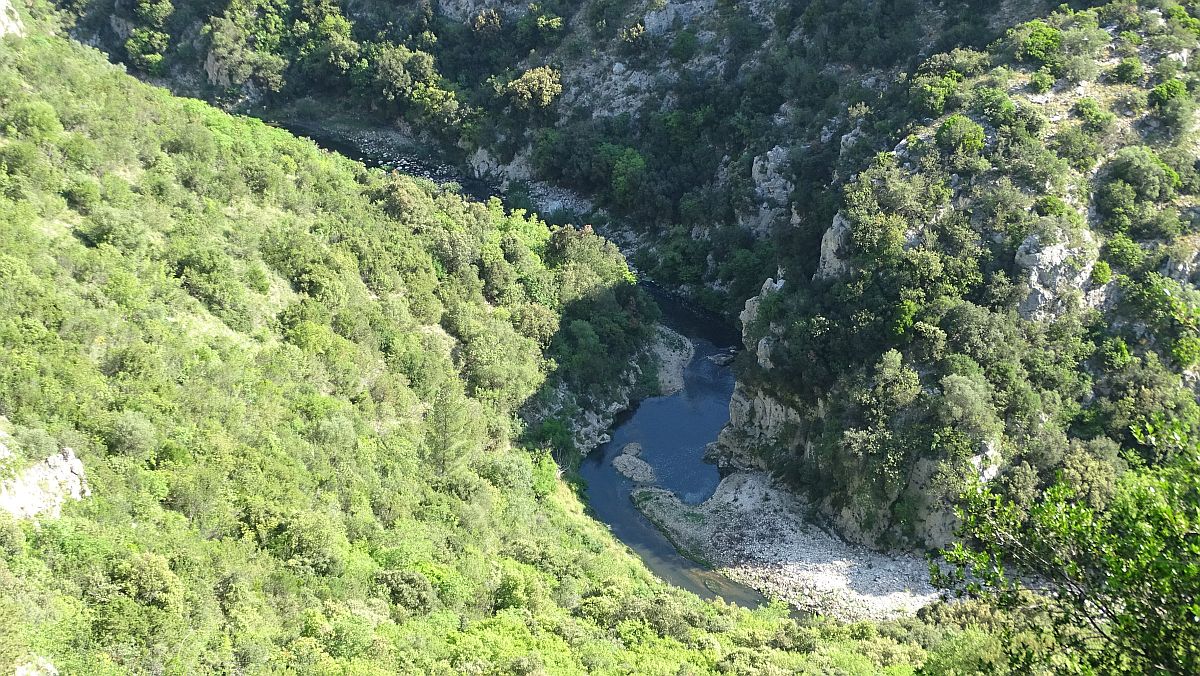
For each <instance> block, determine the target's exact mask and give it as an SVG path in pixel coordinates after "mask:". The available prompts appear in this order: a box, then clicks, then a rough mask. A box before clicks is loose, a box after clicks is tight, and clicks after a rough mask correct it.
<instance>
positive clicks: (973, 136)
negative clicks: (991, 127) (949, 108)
mask: <svg viewBox="0 0 1200 676" xmlns="http://www.w3.org/2000/svg"><path fill="white" fill-rule="evenodd" d="M936 137H937V142H938V145H939V146H941V147H942V148H944V149H945V150H948V151H950V152H953V153H961V154H964V155H976V154H978V153H979V152H980V151H982V150H983V146H984V141H985V140H986V136H985V135H984V133H983V127H981V126H980V125H979V124H977V123H975V122H973V121H972V120H971V119H970V118H968V117H967V116H965V115H951V116H950V117H949V118H947V119H946V121H945V122H943V123H942V125H941V126H940V127H938V130H937V134H936Z"/></svg>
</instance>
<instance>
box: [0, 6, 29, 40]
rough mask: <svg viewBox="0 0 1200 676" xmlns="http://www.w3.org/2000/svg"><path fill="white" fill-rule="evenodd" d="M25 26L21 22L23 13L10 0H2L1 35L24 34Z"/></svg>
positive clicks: (0, 9)
mask: <svg viewBox="0 0 1200 676" xmlns="http://www.w3.org/2000/svg"><path fill="white" fill-rule="evenodd" d="M24 33H25V26H24V24H22V23H21V15H19V14H17V8H16V7H13V6H12V4H11V2H10V1H9V0H0V36H3V35H23V34H24Z"/></svg>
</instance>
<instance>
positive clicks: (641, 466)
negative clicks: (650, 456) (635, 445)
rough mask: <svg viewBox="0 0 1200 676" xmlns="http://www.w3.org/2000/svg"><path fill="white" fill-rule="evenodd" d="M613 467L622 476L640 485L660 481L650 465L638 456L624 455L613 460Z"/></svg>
mask: <svg viewBox="0 0 1200 676" xmlns="http://www.w3.org/2000/svg"><path fill="white" fill-rule="evenodd" d="M613 467H614V468H616V470H617V471H618V472H620V473H621V474H623V475H625V476H627V477H629V478H630V479H633V480H634V481H636V482H638V483H640V484H652V483H654V482H655V481H657V480H658V477H657V476H656V475H655V474H654V468H653V467H651V466H650V463H648V462H646V461H645V460H642V459H641V458H639V457H637V456H636V455H630V454H628V453H622V454H621V455H618V456H617V457H615V458H613Z"/></svg>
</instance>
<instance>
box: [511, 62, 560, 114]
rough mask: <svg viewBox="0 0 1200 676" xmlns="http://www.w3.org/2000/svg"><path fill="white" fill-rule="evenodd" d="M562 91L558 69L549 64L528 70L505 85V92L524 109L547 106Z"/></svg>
mask: <svg viewBox="0 0 1200 676" xmlns="http://www.w3.org/2000/svg"><path fill="white" fill-rule="evenodd" d="M562 91H563V87H562V82H561V81H560V78H559V74H558V71H557V70H555V69H553V68H550V67H549V66H539V67H537V68H532V69H530V70H527V71H525V72H524V73H521V75H520V77H518V78H517V79H515V80H513V81H511V82H509V83H508V84H507V85H505V86H504V93H505V94H506V95H507V96H508V97H509V99H510V100H511V101H512V102H513V103H514V104H516V106H517V107H518V108H521V109H524V110H535V109H540V108H547V107H549V106H550V104H551V103H554V99H556V98H558V96H559V94H562Z"/></svg>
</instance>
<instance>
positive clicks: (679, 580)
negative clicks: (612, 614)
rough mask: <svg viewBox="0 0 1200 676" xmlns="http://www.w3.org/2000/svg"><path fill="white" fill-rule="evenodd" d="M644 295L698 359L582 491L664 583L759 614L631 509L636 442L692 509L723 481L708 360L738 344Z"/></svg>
mask: <svg viewBox="0 0 1200 676" xmlns="http://www.w3.org/2000/svg"><path fill="white" fill-rule="evenodd" d="M280 126H282V127H284V128H287V129H288V130H289V131H292V132H293V133H295V134H297V135H299V136H305V137H308V138H310V139H312V140H313V141H314V142H315V143H317V144H318V145H320V146H321V147H323V148H326V149H328V150H333V151H336V152H339V153H341V154H343V155H346V156H347V157H351V158H353V159H357V160H359V161H361V162H363V164H366V165H367V166H371V167H381V168H385V169H397V170H399V171H403V172H405V173H409V174H414V175H417V176H422V177H425V178H428V179H430V180H432V181H434V182H435V183H438V184H443V185H444V184H449V183H453V184H456V185H458V186H459V187H460V188H461V190H462V192H463V194H464V195H466V196H468V197H471V198H474V199H478V200H486V199H487V198H489V197H490V196H492V195H494V194H496V192H497V191H496V190H495V188H494V186H491V185H490V184H488V183H487V182H485V181H481V180H478V179H471V178H466V177H463V176H461V175H459V174H458V173H456V172H455V171H454V169H453V168H452V167H447V166H445V165H441V164H438V163H435V162H431V161H428V160H425V159H423V158H420V157H414V156H408V155H398V154H396V153H395V152H394V151H393V152H389V153H388V154H387V155H386V156H384V155H378V154H374V153H373V152H372V149H369V148H363V147H359V146H358V145H356V144H355V143H354V142H353V141H351V140H349V139H347V138H345V137H342V136H339V135H337V134H331V133H328V132H323V131H321V130H319V129H315V128H311V127H307V126H304V125H299V124H280ZM647 289H648V290H649V291H650V293H651V294H652V295H653V296H654V297H655V300H656V301H658V304H659V307H660V308H662V311H663V320H662V321H663V324H665V325H666V326H668V327H670V328H672V329H674V330H675V331H677V332H679V333H680V334H682V335H683V336H684V337H686V338H688V339H689V340H691V341H692V343H693V344H694V345H695V347H696V355H695V358H694V359H693V360H692V362H691V363H690V364H688V366H687V368H686V370H685V372H684V387H683V389H682V390H680V391H679V392H677V393H675V394H673V395H670V396H665V397H651V398H649V399H646V400H644V401H642V402H641V403H640V404H638V405H637V406H636V407H635V408H634V409H633V410H631V411H629V412H626V413H625V414H623V415H621V416H619V417H618V419H617V420H616V422H615V424H614V426H613V429H612V430H611V432H610V433H611V435H612V440H611V441H610V442H608V443H606V444H603V445H601V446H600V447H598V448H597V449H595V450H594V451H592V453H591V454H589V455H588V456H587V457H585V458H584V459H583V461H582V463H581V465H580V468H579V473H580V476H581V477H582V478H583V480H584V482H585V484H586V490H585V495H586V498H587V504H588V507H589V509H590V511H591V513H592V514H593V516H595V518H596V519H598V520H599V521H601V522H602V523H604V524H606V525H607V526H608V527H609V529H610V530H611V531H612V533H613V535H614V536H615V537H616V538H617V539H619V540H620V541H621V542H623V543H625V545H627V546H628V547H629V548H630V549H631V550H633V551H634V552H635V553H636V554H637V555H638V556H640V557H641V558H642V560H643V561H644V562H645V563H646V567H648V568H649V569H650V570H651V571H653V572H654V574H655V575H657V576H658V577H659V578H661V579H662V580H663V581H665V582H668V583H670V584H673V585H675V586H677V587H681V588H683V589H686V590H688V591H691V592H693V593H695V594H697V595H699V596H700V597H702V598H706V599H715V598H721V599H724V600H725V601H728V602H730V603H736V604H738V605H741V606H745V607H749V608H753V607H758V606H760V605H763V604H765V603H766V599H765V598H764V597H763V596H762V594H760V593H759V592H757V591H755V590H754V589H751V588H750V587H747V586H745V585H742V584H739V583H737V582H734V581H732V580H730V579H729V578H727V577H725V576H723V575H720V574H718V573H716V572H714V571H713V570H711V569H709V568H708V567H706V566H704V565H702V564H700V563H698V562H696V561H693V560H691V559H689V558H687V557H686V556H684V555H682V554H680V553H679V551H678V550H677V549H676V548H675V546H674V545H673V544H672V543H671V541H670V540H669V539H668V538H667V537H666V536H665V535H664V534H663V533H662V532H661V531H660V530H658V528H657V527H656V526H654V524H652V523H651V522H650V520H649V519H647V518H646V517H645V515H643V514H642V513H641V512H640V511H638V509H637V508H636V507H635V506H634V504H633V501H632V499H631V497H630V495H631V492H632V490H633V488H634V484H633V482H632V481H631V480H630V479H628V478H626V477H625V476H624V475H622V474H621V473H620V472H618V471H617V470H616V469H615V468H614V467H613V464H612V461H613V458H615V457H616V456H617V455H619V454H620V453H621V450H622V449H623V448H624V447H625V445H626V444H629V443H634V442H636V443H639V444H641V445H642V448H643V451H642V454H641V458H642V460H645V461H646V462H647V463H649V464H650V465H651V466H652V467H653V468H654V471H655V474H656V476H657V477H658V484H657V485H659V486H661V487H663V488H666V489H669V490H671V491H673V492H675V493H676V494H677V495H679V496H680V498H682V499H683V500H684V501H685V502H687V503H690V504H696V503H700V502H703V501H704V500H706V499H707V498H708V497H710V496H711V495H712V494H713V491H714V490H715V489H716V487H717V484H718V483H720V481H721V476H720V472H719V471H718V469H717V467H716V466H715V465H712V464H709V463H706V462H705V461H704V459H703V456H704V449H705V447H706V446H707V445H708V444H709V443H711V442H712V441H715V440H716V438H717V434H718V433H719V432H720V431H721V428H722V427H724V426H725V424H726V423H727V422H728V421H729V399H730V397H731V396H732V394H733V386H734V377H733V373H732V372H731V371H730V369H729V367H728V366H725V365H719V364H717V363H715V362H714V361H713V360H710V359H709V357H711V356H714V355H718V354H723V353H728V352H729V350H730V349H731V348H733V347H734V346H736V345H738V344H739V336H738V334H737V333H736V332H735V331H734V330H733V329H732V328H730V327H729V326H727V325H725V324H724V323H723V322H722V321H721V320H720V319H719V318H716V317H712V316H706V315H704V314H701V313H699V312H696V311H693V310H691V309H689V308H687V307H685V306H684V305H683V304H682V303H681V302H680V301H679V300H677V299H676V298H674V297H672V296H670V295H668V294H666V293H664V292H662V291H661V290H658V289H657V288H655V287H653V286H651V285H648V286H647Z"/></svg>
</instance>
